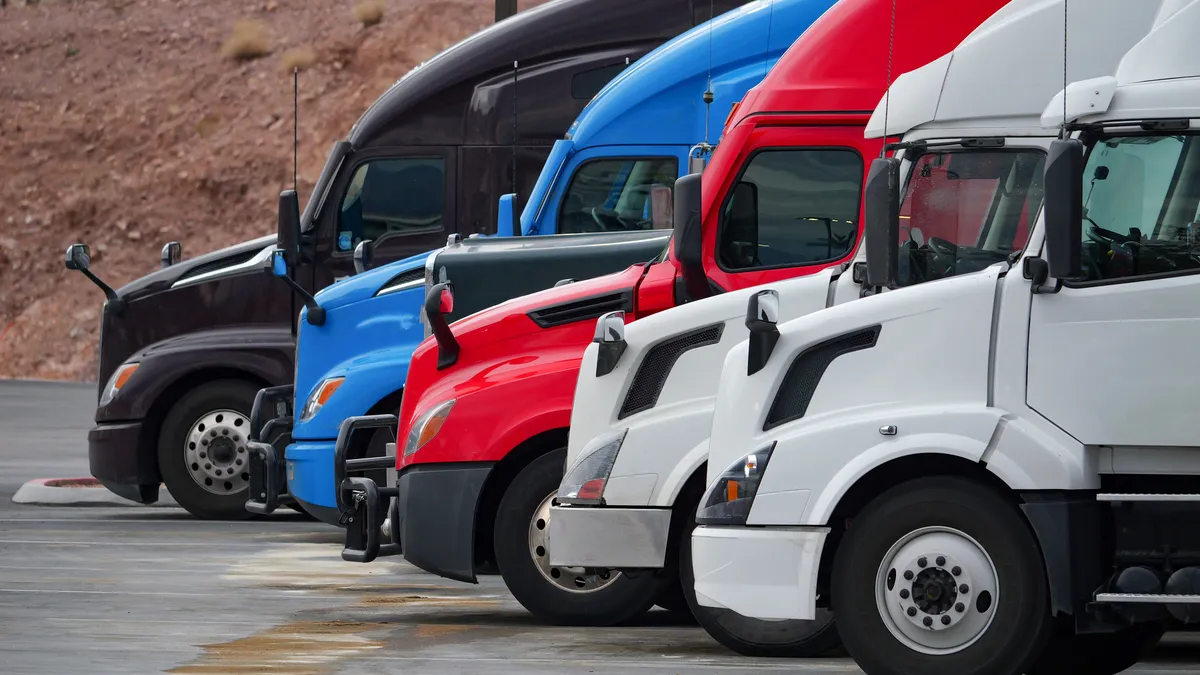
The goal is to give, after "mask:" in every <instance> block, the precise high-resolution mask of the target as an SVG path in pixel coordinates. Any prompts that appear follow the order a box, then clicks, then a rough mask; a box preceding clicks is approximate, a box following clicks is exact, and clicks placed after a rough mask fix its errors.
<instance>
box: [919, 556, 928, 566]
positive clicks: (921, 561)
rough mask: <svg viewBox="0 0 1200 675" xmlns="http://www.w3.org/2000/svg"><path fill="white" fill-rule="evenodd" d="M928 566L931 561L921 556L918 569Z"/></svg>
mask: <svg viewBox="0 0 1200 675" xmlns="http://www.w3.org/2000/svg"><path fill="white" fill-rule="evenodd" d="M928 564H929V561H928V560H926V559H925V556H921V557H920V558H917V567H924V566H926V565H928Z"/></svg>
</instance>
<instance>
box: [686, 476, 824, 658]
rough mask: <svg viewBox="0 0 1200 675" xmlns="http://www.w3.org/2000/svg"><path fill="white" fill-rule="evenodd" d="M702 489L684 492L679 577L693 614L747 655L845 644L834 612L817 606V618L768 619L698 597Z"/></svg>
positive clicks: (812, 651) (804, 654)
mask: <svg viewBox="0 0 1200 675" xmlns="http://www.w3.org/2000/svg"><path fill="white" fill-rule="evenodd" d="M702 496H703V494H702V492H699V491H693V492H692V494H684V495H680V499H681V500H686V501H681V502H680V504H681V506H682V508H684V509H686V513H687V514H688V519H687V522H686V524H685V526H684V527H683V532H682V539H681V540H680V542H679V578H680V580H681V581H682V587H683V592H684V595H685V597H686V598H687V602H688V605H689V606H690V607H691V608H692V615H693V616H694V617H696V621H697V622H698V623H699V624H700V625H701V626H703V627H704V630H705V631H707V632H708V634H709V635H710V636H712V638H713V639H714V640H716V641H717V642H720V643H721V644H722V645H724V646H726V647H728V648H729V649H732V650H733V651H735V652H737V653H738V654H742V655H744V656H767V657H783V658H811V657H816V656H821V655H823V654H826V653H828V652H830V651H833V650H834V649H837V648H838V647H839V646H840V645H841V638H839V637H838V629H837V626H836V625H835V624H834V621H833V612H831V611H829V610H827V609H821V608H818V609H817V618H816V619H815V620H813V621H801V620H792V619H789V620H785V621H767V620H764V619H752V618H750V617H748V616H742V615H741V614H738V613H737V612H734V611H732V610H729V609H719V608H716V607H704V606H703V605H701V604H700V603H699V602H697V601H696V573H695V570H694V569H693V568H692V530H695V529H696V509H697V508H698V507H699V506H700V498H701V497H702Z"/></svg>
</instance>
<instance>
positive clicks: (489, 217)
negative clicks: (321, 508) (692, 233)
mask: <svg viewBox="0 0 1200 675" xmlns="http://www.w3.org/2000/svg"><path fill="white" fill-rule="evenodd" d="M745 1H746V0H721V1H720V2H717V3H716V4H715V5H714V6H713V7H714V10H713V11H724V10H727V9H730V8H732V7H735V6H740V5H741V4H743V3H744V2H745ZM709 8H710V3H704V7H703V10H701V9H700V8H699V5H698V4H697V3H694V2H692V0H664V1H663V2H656V3H654V4H653V5H652V6H651V5H648V4H647V3H644V2H641V1H640V0H616V1H614V0H555V1H553V2H548V3H545V4H543V5H540V6H538V7H536V8H533V9H530V10H528V11H525V12H521V13H520V14H517V15H516V16H514V17H511V18H509V19H506V20H504V21H502V22H500V23H497V24H495V25H494V26H491V27H489V28H487V29H485V30H482V31H480V32H479V33H477V34H475V35H473V36H471V37H470V38H468V39H466V40H464V41H462V42H461V43H459V44H457V45H455V46H453V47H451V48H449V49H447V50H445V51H444V52H442V53H441V54H439V55H438V56H436V57H434V58H432V59H430V60H429V61H428V62H427V63H424V64H422V65H421V66H419V67H417V68H415V69H413V70H412V71H411V72H409V73H408V74H407V75H405V76H404V77H403V78H401V79H400V80H399V81H398V82H396V84H395V85H393V86H392V87H391V88H389V89H388V91H387V92H385V93H384V94H383V95H382V96H381V97H380V98H379V99H378V100H377V101H376V102H375V103H374V104H373V105H372V106H371V107H370V108H369V109H368V110H367V111H366V112H365V113H364V114H363V115H362V117H361V118H360V119H359V120H358V121H357V122H356V123H355V125H354V126H353V128H351V129H350V131H349V133H347V135H346V137H345V139H344V140H340V141H338V142H336V143H334V144H333V146H332V149H331V151H330V153H329V156H328V158H327V161H326V164H325V166H324V168H323V169H322V171H321V173H320V176H319V178H318V179H317V181H316V183H315V185H314V187H313V190H312V194H311V195H310V198H309V199H308V202H307V205H306V206H305V207H304V209H303V211H302V213H301V216H300V218H299V220H300V223H301V229H302V237H301V244H302V246H301V249H302V250H301V255H300V256H299V258H298V259H297V260H296V261H295V265H293V267H292V269H290V270H289V274H290V278H292V279H293V281H294V282H295V284H296V286H295V287H293V288H289V286H288V285H285V284H283V283H280V282H279V281H277V280H274V279H272V278H271V276H270V275H269V274H267V273H265V272H264V269H265V268H266V267H269V263H270V258H271V256H272V255H273V251H274V250H275V246H276V243H277V238H276V237H263V238H260V239H254V240H251V241H248V242H245V243H243V244H239V245H236V246H233V247H231V248H228V249H224V250H221V251H217V252H215V253H210V254H207V255H204V256H199V257H197V258H194V259H192V260H181V259H180V258H181V251H180V248H179V246H178V245H177V244H174V245H170V244H169V245H168V246H167V247H165V248H164V251H163V264H164V269H161V270H159V271H157V272H154V273H153V274H150V275H147V276H146V277H143V278H141V279H138V280H136V281H134V282H132V283H130V284H127V285H125V286H124V287H122V288H120V289H116V290H114V289H112V288H110V287H109V286H108V285H106V284H104V283H103V282H102V281H101V280H100V279H99V277H97V276H95V275H94V273H93V272H91V271H90V270H89V271H88V273H89V274H92V275H93V276H92V278H93V280H94V281H96V282H97V283H99V284H100V285H101V288H102V289H103V290H104V293H105V296H106V300H107V301H106V303H105V306H104V310H103V312H102V318H101V339H100V350H99V351H100V356H99V359H100V366H99V374H98V378H99V380H98V387H99V392H98V405H97V410H96V417H95V419H96V427H95V428H94V429H92V430H91V432H90V433H89V436H88V454H89V460H90V465H91V472H92V474H93V475H94V476H95V477H97V478H98V479H100V481H101V482H102V483H104V485H105V486H107V487H108V488H109V489H110V490H112V491H113V492H115V493H117V494H119V495H121V496H124V497H127V498H129V499H133V500H134V501H138V502H144V503H151V502H154V501H156V500H157V499H158V492H159V486H160V485H161V484H162V483H164V482H165V483H166V484H167V487H168V488H169V490H170V492H171V495H172V497H174V498H175V500H176V501H178V502H179V503H180V504H181V505H182V506H184V507H185V508H187V509H188V510H189V511H190V512H191V513H192V514H193V515H196V516H198V517H202V518H244V517H249V516H250V515H251V514H250V513H248V512H247V511H246V509H245V503H246V499H247V492H248V490H247V485H248V481H249V478H250V475H249V472H248V471H247V466H246V463H245V460H246V458H247V457H248V453H247V446H246V441H247V433H246V432H247V429H248V427H249V426H250V424H249V421H250V420H249V416H250V414H251V412H252V406H253V402H254V399H255V396H256V392H257V391H258V390H259V389H261V388H263V387H270V386H284V385H288V384H290V383H291V382H292V381H293V372H294V368H295V359H294V353H295V334H294V330H295V328H296V326H295V321H296V317H297V315H298V313H299V309H300V306H301V303H302V302H307V301H308V298H309V297H311V295H312V294H314V293H316V292H318V291H319V290H320V289H322V288H325V287H326V286H329V285H330V284H332V283H333V282H334V281H336V280H338V279H342V278H345V277H349V276H351V275H352V274H354V272H355V265H354V250H355V249H356V248H357V246H358V245H359V244H360V243H361V242H362V241H363V240H371V241H372V242H373V243H374V255H375V258H377V259H378V260H379V261H380V262H381V263H382V262H390V261H394V260H402V259H405V258H408V257H410V256H414V255H419V254H422V253H425V252H428V251H429V250H430V249H434V248H437V247H438V246H442V245H444V244H445V242H446V239H447V237H448V236H449V235H452V234H457V235H459V236H461V237H467V236H470V235H471V234H474V233H489V232H491V231H493V228H494V227H495V223H496V218H497V214H496V207H497V201H496V197H498V196H499V195H500V194H503V193H505V192H513V191H515V192H517V193H519V194H525V193H528V191H529V190H530V189H531V188H532V186H533V183H534V181H535V180H536V178H537V175H538V173H539V172H540V170H541V167H542V164H543V162H544V161H545V159H546V157H547V156H548V155H549V152H550V148H551V146H552V145H553V143H554V142H555V141H556V140H558V139H559V138H561V137H562V135H563V134H564V133H565V132H566V130H567V129H568V128H569V126H570V124H571V122H572V121H573V120H574V119H575V118H576V117H577V116H578V115H579V113H580V111H581V110H582V109H583V107H584V106H585V105H586V104H587V102H588V101H589V100H590V99H591V98H592V97H593V96H594V95H595V94H596V93H597V92H598V91H599V90H600V88H602V87H603V85H604V84H605V83H606V82H607V81H608V80H609V79H611V78H612V77H613V76H615V75H616V74H618V73H619V72H620V71H622V70H624V68H625V67H626V65H627V64H628V63H630V62H633V61H636V60H637V59H638V58H640V57H641V56H643V55H644V54H646V53H648V52H649V51H651V50H652V49H653V48H655V47H657V46H659V45H661V44H662V43H663V42H664V41H666V40H668V39H670V38H672V37H674V36H676V35H678V34H679V33H681V32H683V31H685V30H687V29H688V28H691V27H692V26H694V25H695V23H696V19H697V18H698V16H700V17H702V18H700V21H701V22H702V21H705V20H707V18H708V17H707V16H704V15H705V14H706V13H707V12H708V11H709ZM85 258H87V256H83V257H81V258H79V260H78V262H80V263H82V264H84V265H85V266H90V261H87V262H84V259H85ZM639 259H641V258H639ZM417 264H419V263H417ZM297 288H298V289H299V290H300V291H302V296H297V295H296V294H295V292H294V291H295V290H296V289H297ZM218 417H219V418H220V419H219V420H218ZM202 427H203V428H202ZM214 430H215V431H217V435H218V436H220V437H221V438H225V439H229V443H228V444H226V443H225V442H224V441H222V442H221V443H220V444H219V445H220V448H218V451H216V452H215V454H214V453H213V452H210V451H209V450H207V449H206V448H205V446H204V444H203V443H202V441H206V440H209V441H211V440H213V439H214V438H215V437H212V436H211V434H212V432H213V431H214ZM206 436H207V438H206ZM202 452H203V453H204V455H203V456H201V453H202ZM214 460H215V461H214Z"/></svg>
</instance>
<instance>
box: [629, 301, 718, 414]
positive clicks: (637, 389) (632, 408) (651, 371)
mask: <svg viewBox="0 0 1200 675" xmlns="http://www.w3.org/2000/svg"><path fill="white" fill-rule="evenodd" d="M724 330H725V324H724V323H717V324H713V325H711V326H704V327H703V328H697V329H695V330H692V331H688V332H687V333H682V334H680V335H676V336H674V337H670V338H667V339H665V340H663V341H661V342H659V343H658V344H656V345H654V346H653V347H651V348H650V349H649V350H647V352H646V356H645V358H643V359H642V362H641V364H639V365H638V370H637V374H636V375H634V376H633V384H631V385H630V386H629V391H628V392H627V393H626V394H625V402H624V403H622V404H621V412H620V413H618V414H617V419H622V420H623V419H625V418H626V417H629V416H630V415H636V414H637V413H640V412H642V411H645V410H649V409H651V408H653V407H654V406H655V404H657V403H658V395H659V394H661V393H662V388H663V385H665V384H666V383H667V376H668V375H670V374H671V368H673V367H675V362H676V361H678V360H679V357H680V356H682V355H683V353H684V352H686V351H688V350H690V349H696V348H698V347H705V346H707V345H715V344H717V343H718V342H720V341H721V332H722V331H724Z"/></svg>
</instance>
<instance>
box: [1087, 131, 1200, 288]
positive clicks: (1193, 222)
mask: <svg viewBox="0 0 1200 675" xmlns="http://www.w3.org/2000/svg"><path fill="white" fill-rule="evenodd" d="M1083 200H1084V201H1083V222H1082V223H1081V226H1082V227H1083V252H1082V256H1081V262H1082V264H1083V269H1082V272H1083V277H1084V280H1086V281H1103V280H1107V279H1121V278H1129V277H1139V276H1150V275H1168V274H1173V273H1187V272H1195V271H1196V270H1198V269H1200V245H1198V244H1197V238H1198V237H1200V232H1198V231H1197V230H1200V222H1198V221H1200V214H1198V211H1200V144H1197V143H1196V136H1192V135H1170V136H1155V135H1136V136H1122V137H1109V138H1105V139H1103V140H1101V141H1099V142H1097V143H1096V144H1095V145H1094V146H1093V147H1092V150H1091V152H1090V153H1089V154H1088V161H1087V166H1086V167H1085V169H1084V173H1083Z"/></svg>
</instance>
